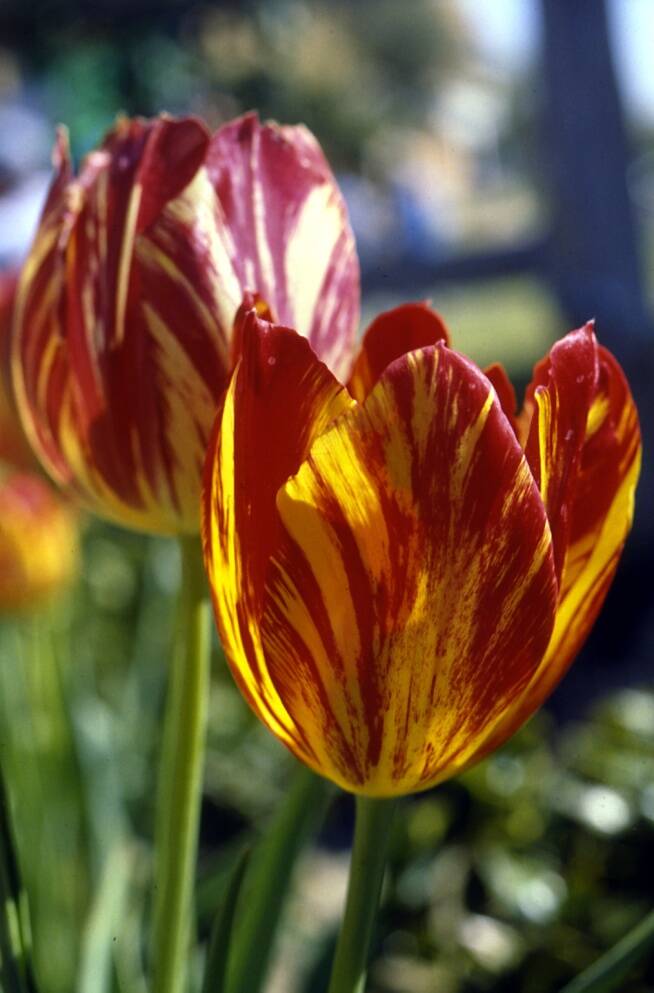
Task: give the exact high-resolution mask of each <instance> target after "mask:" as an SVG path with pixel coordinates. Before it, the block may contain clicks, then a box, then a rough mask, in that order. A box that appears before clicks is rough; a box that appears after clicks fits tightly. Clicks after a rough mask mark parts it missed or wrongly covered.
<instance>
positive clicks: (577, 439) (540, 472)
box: [525, 324, 598, 579]
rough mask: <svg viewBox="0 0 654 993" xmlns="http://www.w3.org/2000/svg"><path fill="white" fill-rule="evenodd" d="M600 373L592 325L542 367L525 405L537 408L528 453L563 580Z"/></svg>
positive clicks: (567, 338) (574, 335)
mask: <svg viewBox="0 0 654 993" xmlns="http://www.w3.org/2000/svg"><path fill="white" fill-rule="evenodd" d="M597 372H598V366H597V342H596V340H595V335H594V334H593V325H592V324H586V325H585V326H584V327H583V328H579V330H578V331H572V332H571V333H570V334H568V335H566V336H565V338H562V339H561V341H558V342H557V343H556V344H555V345H554V347H553V348H552V350H551V352H550V354H549V356H548V357H547V359H545V361H543V362H541V363H539V365H537V366H536V369H535V370H534V377H533V379H532V381H531V384H530V385H529V387H528V389H527V394H526V399H525V407H526V408H527V409H529V407H530V406H532V405H533V408H534V413H533V417H532V421H531V427H530V430H529V436H528V439H527V445H526V449H525V450H526V454H527V459H528V461H529V464H530V466H531V469H532V472H533V474H534V479H535V480H536V482H537V484H538V487H539V489H540V492H541V496H542V498H543V503H544V504H545V508H546V510H547V516H548V519H549V522H550V528H551V531H552V542H553V544H554V559H555V562H556V572H557V578H559V579H560V577H561V572H562V570H563V563H564V560H565V555H566V550H567V547H568V539H569V531H570V505H571V501H572V499H573V496H574V492H575V486H576V477H577V472H578V468H579V460H580V458H581V450H582V447H583V444H584V437H585V434H586V422H587V419H588V415H589V410H590V406H591V403H592V401H593V394H594V390H595V384H596V381H597Z"/></svg>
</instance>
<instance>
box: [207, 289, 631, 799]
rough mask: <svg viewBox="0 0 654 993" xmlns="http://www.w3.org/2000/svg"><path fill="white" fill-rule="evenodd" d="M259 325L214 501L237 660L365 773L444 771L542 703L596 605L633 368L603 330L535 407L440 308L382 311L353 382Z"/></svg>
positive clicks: (331, 774)
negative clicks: (485, 363)
mask: <svg viewBox="0 0 654 993" xmlns="http://www.w3.org/2000/svg"><path fill="white" fill-rule="evenodd" d="M242 336H243V352H242V358H241V361H240V363H239V365H238V367H237V369H236V371H235V373H234V376H233V378H232V380H231V383H230V386H229V389H228V392H227V395H226V398H225V402H224V405H223V408H222V411H221V413H220V415H219V418H218V420H217V424H216V427H215V431H214V435H213V438H212V440H211V442H210V446H209V451H208V456H207V464H206V469H205V483H204V509H203V538H204V548H205V561H206V565H207V570H208V573H209V577H210V581H211V585H212V590H213V599H214V607H215V614H216V619H217V623H218V628H219V631H220V634H221V637H222V640H223V645H224V647H225V650H226V653H227V656H228V659H229V662H230V665H231V668H232V670H233V673H234V676H235V678H236V680H237V682H238V684H239V686H240V687H241V689H242V691H243V693H244V694H245V696H246V698H247V699H248V701H249V702H250V705H251V706H252V708H253V709H254V711H255V712H256V714H257V715H258V716H259V717H260V719H261V720H262V721H263V722H264V723H265V724H266V725H267V726H268V727H269V728H270V730H271V731H273V732H274V734H276V735H277V737H278V738H280V739H281V740H282V741H283V742H284V743H285V744H286V745H287V746H288V747H289V748H290V749H291V751H293V752H294V753H295V755H296V756H297V757H298V758H300V759H301V760H302V761H304V762H305V763H307V764H308V765H309V766H311V767H312V768H313V769H314V770H316V771H317V772H319V773H321V774H322V775H324V776H326V777H328V778H329V779H332V780H333V781H334V782H336V783H338V784H339V785H340V786H342V787H344V788H345V789H348V790H351V791H354V792H357V793H362V794H368V795H371V796H391V795H396V794H403V793H408V792H412V791H414V790H420V789H424V788H426V787H429V786H431V785H433V784H435V783H437V782H439V781H441V780H443V779H446V778H448V777H450V776H452V775H454V774H455V773H456V772H457V771H459V770H461V769H462V768H464V767H465V766H467V765H469V764H471V763H472V762H475V761H477V760H478V759H479V758H480V757H482V756H483V755H484V754H486V752H487V751H489V750H490V749H491V748H495V747H497V746H498V745H499V744H501V743H502V741H504V740H505V739H506V738H507V737H508V736H509V735H510V734H511V733H512V732H513V731H514V730H515V729H516V728H517V727H518V726H519V725H520V724H522V723H523V722H524V721H525V720H526V719H527V717H529V715H530V714H531V713H533V711H534V710H535V709H536V708H537V707H538V706H539V705H540V704H541V703H542V702H543V700H544V699H545V697H546V696H547V694H548V693H549V692H550V691H551V689H552V688H553V686H554V685H555V683H556V682H558V680H559V679H560V678H561V677H562V675H563V673H564V672H565V670H566V669H567V667H568V666H569V664H570V662H571V661H572V659H573V658H574V656H575V654H576V653H577V651H578V649H579V648H580V646H581V644H582V642H583V641H584V639H585V637H586V635H587V633H588V631H589V629H590V627H591V625H592V624H593V622H594V620H595V618H596V616H597V613H598V611H599V609H600V607H601V604H602V601H603V599H604V596H605V594H606V591H607V588H608V586H609V584H610V582H611V579H612V577H613V574H614V571H615V568H616V564H617V561H618V557H619V555H620V551H621V549H622V546H623V543H624V540H625V537H626V534H627V532H628V530H629V526H630V523H631V518H632V511H633V498H634V489H635V485H636V481H637V476H638V471H639V462H640V434H639V427H638V418H637V414H636V410H635V407H634V403H633V400H632V398H631V394H630V392H629V389H628V386H627V384H626V382H625V379H624V376H623V374H622V372H621V370H620V368H619V366H618V364H617V363H616V361H615V359H614V358H613V357H612V356H611V355H610V354H609V353H608V352H607V351H606V350H605V349H603V348H602V347H600V346H599V345H598V343H597V341H596V339H595V335H594V333H593V329H592V327H591V326H590V325H587V326H586V327H584V328H581V329H580V330H578V331H574V332H572V333H571V334H569V335H567V336H566V337H565V338H563V339H562V340H561V341H559V342H558V343H557V344H556V345H555V346H554V347H553V348H552V350H551V352H550V354H549V356H548V357H547V358H546V359H544V360H543V361H542V362H541V363H540V364H539V365H538V366H537V367H536V370H535V373H534V379H533V381H532V383H531V386H530V387H529V390H528V392H527V397H526V402H525V408H524V410H523V412H522V414H521V415H520V416H519V417H516V416H515V411H514V406H515V401H514V394H513V390H512V388H511V385H510V383H509V381H508V379H507V377H506V375H505V374H504V372H503V371H502V370H501V368H500V367H498V366H496V367H493V368H492V369H490V370H488V373H487V374H485V373H484V372H482V371H481V370H480V369H478V368H477V367H476V366H475V365H474V364H473V363H472V362H470V361H469V360H468V359H466V358H464V357H463V356H462V355H460V354H458V353H457V352H455V351H453V350H451V349H450V348H449V346H448V340H447V332H446V330H445V328H444V326H443V324H442V322H441V321H440V320H439V318H438V317H437V316H436V315H435V314H434V313H433V312H431V311H430V310H429V308H427V307H426V306H425V305H422V304H414V305H407V306H404V307H400V308H398V309H397V310H395V311H391V312H390V313H387V314H384V315H382V316H381V317H380V318H378V319H377V320H376V321H375V322H374V323H373V324H372V326H371V327H370V328H369V329H368V332H367V334H366V336H365V338H364V341H363V345H362V349H361V353H360V355H359V358H358V359H357V361H356V363H355V365H354V368H353V371H352V374H351V377H350V380H349V383H348V387H347V388H345V387H344V386H342V385H341V384H340V383H339V382H338V380H337V379H336V378H335V377H334V375H333V374H332V373H331V372H330V371H329V370H328V369H327V368H326V366H325V365H324V364H322V363H321V362H320V361H319V360H318V358H317V357H316V355H315V354H314V352H313V351H312V349H311V347H310V344H309V343H308V342H307V341H306V340H305V339H303V338H301V337H300V336H298V335H297V334H296V333H295V332H294V331H292V330H290V329H288V328H285V327H281V326H275V325H273V324H271V323H269V322H266V321H264V320H262V319H261V318H260V317H259V316H257V314H256V313H255V312H254V311H251V312H250V313H249V314H248V315H247V317H246V319H245V326H244V327H243V331H242Z"/></svg>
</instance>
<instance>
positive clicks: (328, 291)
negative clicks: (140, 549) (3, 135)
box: [13, 114, 359, 533]
mask: <svg viewBox="0 0 654 993" xmlns="http://www.w3.org/2000/svg"><path fill="white" fill-rule="evenodd" d="M54 164H55V170H56V171H55V177H54V180H53V183H52V187H51V189H50V193H49V196H48V199H47V203H46V206H45V208H44V212H43V216H42V219H41V223H40V226H39V230H38V232H37V235H36V239H35V241H34V244H33V246H32V249H31V252H30V255H29V257H28V260H27V263H26V265H25V267H24V270H23V274H22V278H21V282H20V287H19V293H18V301H17V312H16V325H15V327H16V334H15V339H14V347H13V370H14V382H15V388H16V395H17V400H18V403H19V406H20V410H21V415H22V418H23V421H24V423H25V426H26V429H27V431H28V434H29V438H30V441H31V443H32V446H33V447H34V449H35V451H36V452H37V453H38V455H39V457H40V459H41V461H42V462H43V464H44V466H45V467H46V469H47V470H48V472H49V473H50V474H51V475H52V476H53V477H54V478H55V479H56V480H57V482H58V483H60V484H61V485H62V486H64V487H66V488H67V489H69V490H71V491H72V492H74V493H75V494H76V496H77V497H78V498H79V499H80V500H81V501H82V502H83V503H84V504H85V505H86V506H88V507H89V508H91V509H93V510H95V511H96V512H98V513H100V514H101V515H103V516H106V517H109V518H112V519H114V520H116V521H118V522H121V523H123V524H126V525H128V526H132V527H135V528H138V529H142V530H146V531H152V532H159V533H192V532H194V531H196V530H197V529H198V527H199V510H198V508H199V499H200V479H201V468H202V462H203V459H204V453H205V448H206V442H207V438H208V435H209V433H210V430H211V425H212V423H213V420H214V417H215V413H216V409H217V405H218V402H219V400H220V398H221V396H222V394H223V392H224V389H225V387H226V385H227V382H228V378H229V374H230V372H231V369H232V366H233V361H234V357H235V356H234V354H233V348H232V325H233V321H234V317H235V314H236V311H237V308H238V307H239V305H240V304H241V300H242V298H243V294H244V291H245V290H251V291H255V292H257V293H258V294H260V296H261V297H262V298H263V299H265V300H266V302H267V304H268V306H269V308H270V311H271V313H272V314H274V316H275V319H277V320H280V321H283V322H285V323H289V324H292V325H293V326H294V327H297V328H298V330H299V331H300V332H301V333H302V334H303V335H306V337H307V338H308V339H309V341H311V343H312V346H313V348H314V349H315V351H316V353H317V354H318V355H319V356H320V357H321V358H322V359H323V360H324V361H325V362H326V363H327V364H328V365H329V366H330V367H331V368H332V369H333V370H334V372H335V373H336V374H338V373H339V372H341V373H342V372H343V371H345V370H347V368H348V366H349V362H350V353H351V345H352V340H353V336H354V333H355V330H356V325H357V321H358V306H359V273H358V262H357V258H356V252H355V249H354V241H353V238H352V234H351V231H350V227H349V223H348V220H347V216H346V211H345V206H344V203H343V200H342V198H341V195H340V193H339V191H338V188H337V186H336V183H335V180H334V177H333V176H332V173H331V171H330V169H329V167H328V165H327V163H326V161H325V159H324V157H323V155H322V152H321V150H320V148H319V146H318V144H317V143H316V141H315V139H314V138H313V137H312V135H311V134H310V133H309V132H308V131H307V130H306V129H305V128H303V127H279V126H277V125H272V124H266V125H262V124H260V123H259V121H258V119H257V117H256V116H255V115H252V114H250V115H247V116H245V117H242V118H240V119H238V120H236V121H233V122H231V123H229V124H227V125H225V126H224V127H223V128H221V129H220V130H219V131H218V132H217V133H216V134H215V135H214V136H213V137H211V136H210V135H209V133H208V132H207V131H206V129H205V127H204V125H203V124H202V123H201V122H200V121H198V120H196V119H194V118H186V119H180V120H175V119H172V118H169V117H166V116H162V117H159V118H157V119H156V120H152V121H145V120H140V119H139V120H120V121H119V122H118V123H117V125H116V126H115V128H114V129H113V130H112V131H111V132H110V133H109V134H108V135H107V137H106V139H105V141H104V142H103V144H102V146H101V147H100V148H99V149H97V150H96V151H94V152H92V153H91V154H90V155H89V156H88V157H87V158H86V159H85V161H84V163H83V165H82V168H81V170H80V172H79V175H77V176H75V175H73V172H72V169H71V164H70V158H69V153H68V146H67V140H66V135H65V132H63V131H62V132H61V133H60V134H59V137H58V140H57V144H56V147H55V152H54Z"/></svg>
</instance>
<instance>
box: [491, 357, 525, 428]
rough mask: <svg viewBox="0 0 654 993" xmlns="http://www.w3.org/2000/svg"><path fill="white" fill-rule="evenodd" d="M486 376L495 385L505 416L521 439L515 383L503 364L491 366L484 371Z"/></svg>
mask: <svg viewBox="0 0 654 993" xmlns="http://www.w3.org/2000/svg"><path fill="white" fill-rule="evenodd" d="M484 375H485V376H486V378H487V379H489V380H490V381H491V383H492V384H493V388H494V389H495V392H496V393H497V399H498V400H499V401H500V404H501V406H502V410H503V411H504V415H505V417H506V419H507V420H508V422H509V424H510V425H511V427H512V428H513V430H514V432H515V434H516V437H518V438H519V427H518V421H517V418H516V406H517V404H516V396H515V390H514V389H513V383H512V382H511V380H510V379H509V377H508V376H507V373H506V369H505V368H504V366H503V365H502V364H501V362H494V363H493V364H492V365H489V366H488V367H487V368H486V369H484Z"/></svg>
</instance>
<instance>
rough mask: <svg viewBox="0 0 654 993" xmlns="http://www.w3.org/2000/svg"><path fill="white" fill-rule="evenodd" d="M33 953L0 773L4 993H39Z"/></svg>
mask: <svg viewBox="0 0 654 993" xmlns="http://www.w3.org/2000/svg"><path fill="white" fill-rule="evenodd" d="M31 950H32V949H31V940H30V927H29V915H28V909H27V897H26V894H25V890H24V889H23V885H22V882H21V878H20V870H19V867H18V860H17V858H16V852H15V847H14V839H13V834H12V828H11V822H10V811H9V802H8V799H7V794H6V792H5V786H4V780H3V777H2V772H1V770H0V988H1V989H2V990H3V991H5V993H36V990H37V987H36V981H35V979H34V973H33V970H32V960H31Z"/></svg>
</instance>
